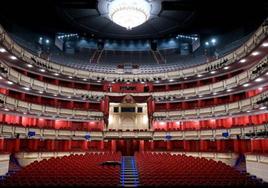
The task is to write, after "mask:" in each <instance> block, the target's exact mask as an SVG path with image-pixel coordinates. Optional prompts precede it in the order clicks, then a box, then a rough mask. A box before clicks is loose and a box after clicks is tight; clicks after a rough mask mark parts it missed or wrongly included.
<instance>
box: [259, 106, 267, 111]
mask: <svg viewBox="0 0 268 188" xmlns="http://www.w3.org/2000/svg"><path fill="white" fill-rule="evenodd" d="M266 108H267V107H266V106H262V107H260V108H259V109H260V110H264V109H266Z"/></svg>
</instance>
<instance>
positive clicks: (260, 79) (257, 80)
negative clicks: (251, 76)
mask: <svg viewBox="0 0 268 188" xmlns="http://www.w3.org/2000/svg"><path fill="white" fill-rule="evenodd" d="M261 81H263V79H262V78H257V79H256V80H255V82H261Z"/></svg>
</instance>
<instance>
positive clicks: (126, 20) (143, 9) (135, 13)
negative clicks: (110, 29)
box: [108, 0, 151, 30]
mask: <svg viewBox="0 0 268 188" xmlns="http://www.w3.org/2000/svg"><path fill="white" fill-rule="evenodd" d="M150 11H151V6H150V3H149V2H148V1H146V0H127V1H126V0H114V1H112V2H111V3H110V4H109V7H108V14H109V18H110V19H111V20H112V21H113V22H114V23H116V24H117V25H120V26H122V27H125V28H126V29H128V30H130V29H132V28H134V27H137V26H139V25H141V24H143V23H145V22H146V21H147V20H148V19H149V18H150Z"/></svg>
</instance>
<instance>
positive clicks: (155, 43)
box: [151, 40, 157, 51]
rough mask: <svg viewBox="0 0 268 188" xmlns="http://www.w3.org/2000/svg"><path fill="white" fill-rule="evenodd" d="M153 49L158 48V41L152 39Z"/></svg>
mask: <svg viewBox="0 0 268 188" xmlns="http://www.w3.org/2000/svg"><path fill="white" fill-rule="evenodd" d="M151 50H153V51H156V50H157V41H156V40H153V41H151Z"/></svg>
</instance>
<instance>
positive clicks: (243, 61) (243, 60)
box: [239, 59, 247, 63]
mask: <svg viewBox="0 0 268 188" xmlns="http://www.w3.org/2000/svg"><path fill="white" fill-rule="evenodd" d="M246 61H247V60H246V59H241V60H240V61H239V62H240V63H245V62H246Z"/></svg>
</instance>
